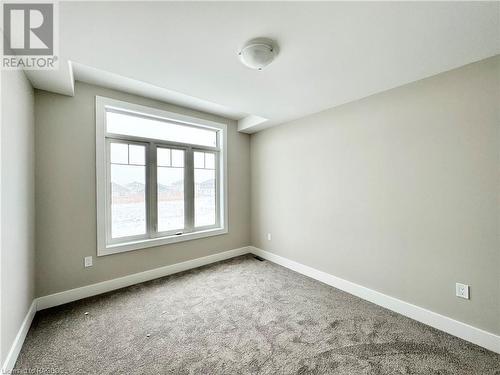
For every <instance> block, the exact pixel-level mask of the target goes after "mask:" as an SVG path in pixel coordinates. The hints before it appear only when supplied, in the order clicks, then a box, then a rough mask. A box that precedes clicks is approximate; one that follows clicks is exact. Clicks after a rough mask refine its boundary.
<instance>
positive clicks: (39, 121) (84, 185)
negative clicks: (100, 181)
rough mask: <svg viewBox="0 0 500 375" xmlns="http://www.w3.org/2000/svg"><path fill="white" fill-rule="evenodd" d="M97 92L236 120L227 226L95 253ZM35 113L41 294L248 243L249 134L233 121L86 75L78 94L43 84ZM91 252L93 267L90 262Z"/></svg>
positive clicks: (232, 125) (231, 124)
mask: <svg viewBox="0 0 500 375" xmlns="http://www.w3.org/2000/svg"><path fill="white" fill-rule="evenodd" d="M96 95H101V96H106V97H110V98H114V99H119V100H125V101H130V102H134V103H137V104H142V105H147V106H152V107H156V108H161V109H165V110H168V111H174V112H179V113H183V114H192V115H195V116H201V117H203V118H205V119H209V120H216V121H223V122H225V123H227V124H228V125H229V126H228V147H229V149H228V182H229V197H228V198H229V233H228V234H226V235H221V236H215V237H209V238H205V239H200V240H193V241H187V242H182V243H179V244H171V245H166V246H159V247H154V248H148V249H143V250H136V251H130V252H126V253H121V254H115V255H108V256H104V257H99V258H97V257H96V207H95V202H96V193H95V119H94V117H95V109H94V108H95V96H96ZM35 115H36V156H37V157H36V212H37V214H36V228H37V229H36V241H37V252H36V262H37V270H36V271H37V272H36V295H37V296H43V295H47V294H51V293H55V292H60V291H63V290H68V289H71V288H76V287H80V286H84V285H89V284H93V283H96V282H100V281H104V280H109V279H114V278H116V277H120V276H125V275H129V274H132V273H136V272H141V271H145V270H149V269H154V268H158V267H161V266H165V265H169V264H173V263H177V262H181V261H185V260H189V259H193V258H198V257H202V256H206V255H210V254H215V253H218V252H221V251H224V250H230V249H235V248H238V247H242V246H247V245H249V243H250V206H249V204H250V203H249V201H250V181H249V177H250V154H249V153H250V137H249V136H248V135H247V134H242V133H238V132H237V131H236V124H235V122H234V121H230V120H227V119H223V118H220V117H216V116H213V115H208V114H203V113H199V112H195V111H192V110H188V109H183V108H180V107H176V106H173V105H168V104H165V103H161V102H156V101H153V100H149V99H145V98H141V97H136V96H133V95H128V94H124V93H121V92H117V91H113V90H108V89H104V88H101V87H97V86H92V85H87V84H84V83H80V82H77V84H76V94H75V96H74V97H66V96H61V95H57V94H52V93H49V92H45V91H39V90H36V91H35ZM87 255H93V256H94V266H93V267H91V268H84V267H83V258H84V256H87Z"/></svg>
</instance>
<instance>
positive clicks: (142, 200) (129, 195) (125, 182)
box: [111, 146, 146, 238]
mask: <svg viewBox="0 0 500 375" xmlns="http://www.w3.org/2000/svg"><path fill="white" fill-rule="evenodd" d="M140 147H143V146H140ZM143 148H144V147H143ZM145 233H146V167H144V166H136V165H121V164H111V237H112V238H117V237H127V236H135V235H140V234H145Z"/></svg>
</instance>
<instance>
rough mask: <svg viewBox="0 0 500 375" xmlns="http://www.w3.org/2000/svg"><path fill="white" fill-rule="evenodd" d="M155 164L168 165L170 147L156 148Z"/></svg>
mask: <svg viewBox="0 0 500 375" xmlns="http://www.w3.org/2000/svg"><path fill="white" fill-rule="evenodd" d="M156 162H157V164H158V165H160V166H162V167H169V166H170V149H169V148H158V153H157V161H156Z"/></svg>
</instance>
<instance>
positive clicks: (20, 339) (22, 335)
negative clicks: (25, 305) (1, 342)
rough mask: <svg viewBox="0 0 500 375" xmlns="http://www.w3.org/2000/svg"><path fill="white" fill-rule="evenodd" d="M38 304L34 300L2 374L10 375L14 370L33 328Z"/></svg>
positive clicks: (11, 348) (3, 366) (4, 364)
mask: <svg viewBox="0 0 500 375" xmlns="http://www.w3.org/2000/svg"><path fill="white" fill-rule="evenodd" d="M36 302H37V301H36V299H34V300H33V302H31V306H30V308H29V310H28V312H27V313H26V316H25V317H24V320H23V322H22V323H21V327H20V328H19V331H18V332H17V335H16V338H15V339H14V342H13V343H12V345H11V347H10V350H9V353H8V354H7V357H6V358H5V362H4V363H3V364H2V372H1V373H2V374H10V373H11V372H12V370H13V368H14V365H15V364H16V361H17V357H18V356H19V353H20V352H21V348H22V347H23V343H24V339H25V338H26V335H27V334H28V331H29V329H30V327H31V322H32V321H33V318H34V317H35V313H36V307H37V306H36Z"/></svg>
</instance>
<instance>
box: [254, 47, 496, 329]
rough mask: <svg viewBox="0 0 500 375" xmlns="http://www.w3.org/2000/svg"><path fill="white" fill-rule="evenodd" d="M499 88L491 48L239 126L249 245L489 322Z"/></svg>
mask: <svg viewBox="0 0 500 375" xmlns="http://www.w3.org/2000/svg"><path fill="white" fill-rule="evenodd" d="M499 90H500V58H499V57H496V58H492V59H488V60H484V61H482V62H479V63H475V64H472V65H469V66H466V67H463V68H460V69H457V70H454V71H451V72H447V73H444V74H441V75H438V76H435V77H432V78H429V79H425V80H422V81H419V82H416V83H412V84H408V85H405V86H403V87H400V88H396V89H393V90H390V91H387V92H385V93H381V94H378V95H374V96H371V97H368V98H366V99H363V100H359V101H356V102H353V103H350V104H347V105H343V106H341V107H337V108H335V109H331V110H328V111H324V112H321V113H318V114H314V115H311V116H308V117H305V118H302V119H299V120H296V121H293V122H290V123H287V124H284V125H282V126H279V127H275V128H271V129H269V130H266V131H263V132H260V133H257V134H254V135H252V137H251V182H252V188H251V190H252V243H253V245H254V246H257V247H259V248H262V249H264V250H268V251H271V252H273V253H276V254H279V255H282V256H285V257H287V258H289V259H292V260H295V261H298V262H300V263H303V264H306V265H308V266H311V267H314V268H317V269H319V270H322V271H325V272H328V273H330V274H333V275H335V276H338V277H341V278H344V279H347V280H349V281H352V282H355V283H358V284H361V285H363V286H366V287H368V288H371V289H374V290H377V291H380V292H382V293H385V294H388V295H390V296H394V297H396V298H399V299H402V300H404V301H408V302H411V303H413V304H416V305H418V306H422V307H424V308H428V309H430V310H432V311H435V312H438V313H441V314H444V315H447V316H449V317H452V318H455V319H457V320H459V321H463V322H466V323H469V324H471V325H473V326H476V327H479V328H483V329H486V330H488V331H490V332H494V333H497V334H499V333H500V319H499V317H500V301H499V299H500V272H499V269H500V239H499V238H500V237H499V235H500V233H499V213H500V212H499V174H498V172H499V150H500V143H499V142H500V139H499V126H500V114H499V105H500V103H499V98H500V91H499ZM267 233H271V234H272V240H271V241H268V240H267V239H266V234H267ZM455 282H463V283H466V284H470V285H471V299H470V300H469V301H467V300H463V299H459V298H457V297H455V296H454V294H455V290H454V288H455Z"/></svg>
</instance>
